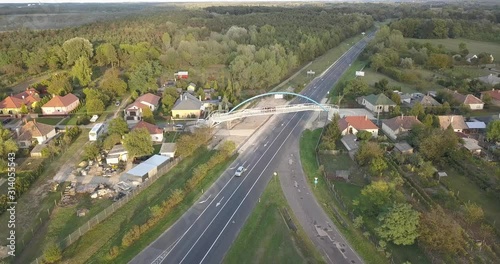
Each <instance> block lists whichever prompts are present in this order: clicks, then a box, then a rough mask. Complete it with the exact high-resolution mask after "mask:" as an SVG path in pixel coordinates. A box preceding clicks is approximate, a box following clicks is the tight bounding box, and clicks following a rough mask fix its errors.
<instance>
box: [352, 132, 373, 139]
mask: <svg viewBox="0 0 500 264" xmlns="http://www.w3.org/2000/svg"><path fill="white" fill-rule="evenodd" d="M372 137H373V134H372V133H371V132H368V131H366V130H362V131H359V132H358V133H357V134H356V138H358V139H359V140H361V141H366V140H370V139H371V138H372Z"/></svg>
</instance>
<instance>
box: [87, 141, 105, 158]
mask: <svg viewBox="0 0 500 264" xmlns="http://www.w3.org/2000/svg"><path fill="white" fill-rule="evenodd" d="M100 154H101V150H100V149H99V146H98V145H97V143H90V144H87V145H85V147H84V148H83V158H84V159H86V160H95V159H96V158H97V157H99V155H100Z"/></svg>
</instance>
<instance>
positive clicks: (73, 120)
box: [61, 105, 87, 126]
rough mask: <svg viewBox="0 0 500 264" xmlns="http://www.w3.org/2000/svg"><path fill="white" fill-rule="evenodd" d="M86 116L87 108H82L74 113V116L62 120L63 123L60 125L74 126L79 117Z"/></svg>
mask: <svg viewBox="0 0 500 264" xmlns="http://www.w3.org/2000/svg"><path fill="white" fill-rule="evenodd" d="M86 114H87V108H86V107H85V105H84V106H82V107H81V108H80V109H78V111H76V112H75V113H74V114H71V115H70V117H67V118H66V119H64V121H62V122H61V125H73V126H74V125H76V121H77V120H78V118H80V117H81V116H85V115H86Z"/></svg>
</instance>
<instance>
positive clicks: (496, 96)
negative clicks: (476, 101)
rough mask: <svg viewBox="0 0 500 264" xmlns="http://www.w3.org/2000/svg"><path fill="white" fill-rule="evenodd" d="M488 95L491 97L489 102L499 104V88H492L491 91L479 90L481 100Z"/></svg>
mask: <svg viewBox="0 0 500 264" xmlns="http://www.w3.org/2000/svg"><path fill="white" fill-rule="evenodd" d="M485 96H489V97H490V98H491V103H492V104H494V105H496V106H500V90H498V89H496V90H495V89H492V90H491V91H484V92H481V100H483V101H484V97H485Z"/></svg>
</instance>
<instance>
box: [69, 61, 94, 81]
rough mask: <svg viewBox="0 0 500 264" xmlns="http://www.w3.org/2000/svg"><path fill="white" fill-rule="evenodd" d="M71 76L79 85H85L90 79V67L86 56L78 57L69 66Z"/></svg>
mask: <svg viewBox="0 0 500 264" xmlns="http://www.w3.org/2000/svg"><path fill="white" fill-rule="evenodd" d="M71 76H72V77H73V80H76V81H77V82H78V84H79V85H80V86H81V87H86V86H87V85H89V83H90V81H91V80H92V68H90V61H89V59H87V58H86V57H80V58H78V60H76V62H75V65H73V67H72V68H71Z"/></svg>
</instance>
